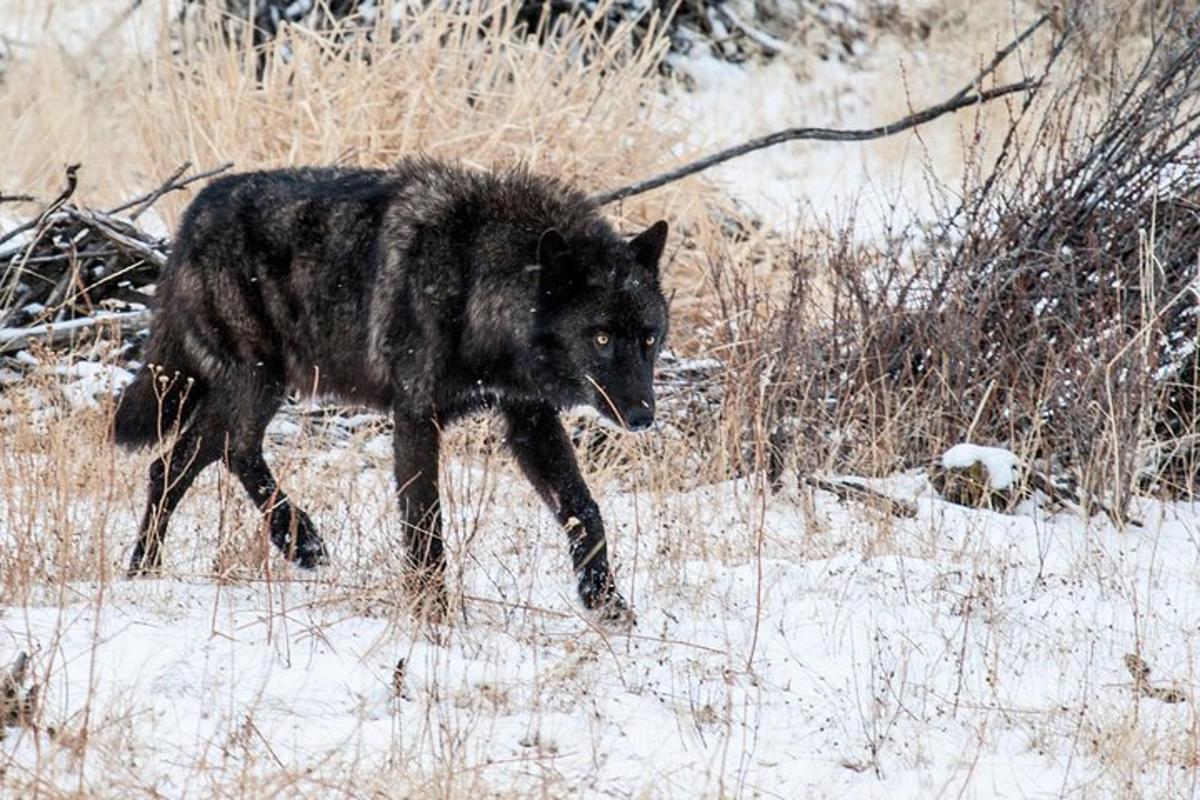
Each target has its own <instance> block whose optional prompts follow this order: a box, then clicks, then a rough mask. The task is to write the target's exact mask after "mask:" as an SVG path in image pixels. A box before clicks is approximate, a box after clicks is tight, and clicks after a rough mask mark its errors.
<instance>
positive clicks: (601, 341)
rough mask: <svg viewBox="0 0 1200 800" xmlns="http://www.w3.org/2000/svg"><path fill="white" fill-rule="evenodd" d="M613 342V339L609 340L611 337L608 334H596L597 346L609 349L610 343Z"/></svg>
mask: <svg viewBox="0 0 1200 800" xmlns="http://www.w3.org/2000/svg"><path fill="white" fill-rule="evenodd" d="M611 341H612V339H611V338H609V335H608V334H607V333H597V334H596V344H598V345H600V346H601V347H608V343H609V342H611Z"/></svg>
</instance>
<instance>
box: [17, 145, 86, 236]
mask: <svg viewBox="0 0 1200 800" xmlns="http://www.w3.org/2000/svg"><path fill="white" fill-rule="evenodd" d="M79 166H80V165H79V164H71V165H70V166H68V167H67V187H66V188H65V189H63V190H62V192H60V193H59V195H58V197H56V198H54V200H53V201H51V203H50V205H48V206H46V210H45V211H43V212H42V213H41V214H38V215H37V216H36V217H35V218H33V219H31V220H29V222H26V223H25V224H24V225H18V226H17V227H15V228H13V229H12V230H11V231H9V232H8V233H6V234H3V235H0V244H4V243H5V242H7V241H9V240H11V239H12V238H13V237H14V236H16V235H17V234H20V233H24V232H25V231H27V230H29V229H30V228H36V227H37V226H38V225H41V224H42V223H43V222H45V221H46V220H47V219H48V218H49V217H50V216H51V215H52V214H53V213H54V212H55V211H58V209H59V208H61V207H62V204H63V203H65V202H67V200H69V199H70V198H71V195H73V194H75V187H76V186H78V185H79Z"/></svg>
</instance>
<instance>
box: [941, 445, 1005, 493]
mask: <svg viewBox="0 0 1200 800" xmlns="http://www.w3.org/2000/svg"><path fill="white" fill-rule="evenodd" d="M975 464H980V465H982V466H983V469H984V471H985V472H987V476H988V485H989V486H991V487H992V488H993V489H995V490H997V491H1003V490H1004V489H1007V488H1008V487H1010V486H1012V485H1013V482H1014V481H1015V480H1016V473H1017V469H1018V467H1020V466H1021V459H1019V458H1017V457H1016V455H1014V454H1013V453H1012V452H1011V451H1009V450H1005V449H1004V448H1003V447H983V446H981V445H977V444H968V443H966V442H964V443H962V444H956V445H954V446H953V447H951V448H950V449H949V450H947V451H946V452H945V453H943V454H942V466H943V467H945V468H946V469H966V468H968V467H971V466H974V465H975Z"/></svg>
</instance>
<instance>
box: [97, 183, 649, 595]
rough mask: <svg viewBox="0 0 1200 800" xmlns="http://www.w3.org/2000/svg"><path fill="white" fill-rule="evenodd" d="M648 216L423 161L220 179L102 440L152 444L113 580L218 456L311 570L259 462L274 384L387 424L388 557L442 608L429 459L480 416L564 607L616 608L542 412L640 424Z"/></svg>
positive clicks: (589, 512) (190, 229)
mask: <svg viewBox="0 0 1200 800" xmlns="http://www.w3.org/2000/svg"><path fill="white" fill-rule="evenodd" d="M666 235H667V226H666V223H665V222H658V223H655V224H654V225H652V226H651V227H650V228H648V229H647V230H646V231H644V232H643V233H641V234H639V235H637V236H636V237H634V238H632V239H630V240H626V239H624V238H622V237H620V236H618V235H617V233H616V232H615V231H614V230H613V228H612V227H611V226H610V225H609V224H608V223H607V222H606V221H605V220H604V219H603V218H602V217H601V216H600V214H599V213H598V212H597V209H596V208H595V206H594V205H593V204H592V203H591V202H589V201H588V200H587V198H586V197H585V196H584V195H582V194H581V193H579V192H577V191H576V190H574V189H572V188H570V187H568V186H566V185H565V184H563V183H561V182H560V181H557V180H555V179H552V178H548V177H544V176H539V175H535V174H532V173H530V172H528V171H526V170H523V169H513V170H509V171H505V172H498V173H489V172H478V171H472V170H467V169H464V168H461V167H458V166H455V165H451V164H446V163H442V162H438V161H433V160H429V159H412V160H406V161H403V162H402V163H400V164H399V165H397V166H396V167H395V168H393V169H388V170H367V169H337V168H314V169H295V170H279V171H269V172H253V173H246V174H241V175H233V176H228V177H224V178H221V179H219V180H216V181H214V182H213V183H211V184H210V185H208V186H207V187H206V188H205V189H204V190H203V191H201V192H200V193H199V194H198V195H197V196H196V199H195V200H194V201H193V202H192V204H191V205H190V206H189V208H188V209H187V211H186V213H185V214H184V217H183V220H182V223H181V224H180V227H179V231H178V234H177V236H176V239H175V246H174V248H173V251H172V254H171V258H170V262H169V263H168V265H167V267H166V269H165V271H164V273H163V276H162V279H161V281H160V284H159V288H158V291H157V299H156V303H157V309H156V314H155V316H154V321H153V323H152V326H151V333H150V339H149V341H148V343H147V347H146V354H145V361H146V365H145V366H144V367H142V368H141V370H140V371H139V372H138V373H137V375H136V376H135V378H134V380H133V382H132V383H131V384H130V385H129V387H128V388H127V389H126V390H125V392H124V394H123V395H122V397H121V398H120V401H119V404H118V407H117V410H116V416H115V421H114V438H115V440H116V441H117V442H118V443H119V444H121V445H124V446H127V447H131V448H132V447H141V446H148V445H156V444H159V443H169V446H168V448H167V449H166V451H165V452H164V454H163V455H162V456H161V457H157V458H155V459H154V461H153V462H152V463H151V466H150V480H149V496H148V499H147V504H146V511H145V515H144V517H143V520H142V523H141V528H140V531H139V535H138V540H137V543H136V545H135V547H134V551H133V555H132V558H131V561H130V572H131V574H139V573H143V572H146V571H150V570H156V569H158V568H159V566H160V564H161V557H162V555H161V547H162V539H163V535H164V532H165V530H166V527H167V521H168V519H169V517H170V515H171V512H172V511H173V510H174V508H175V507H176V505H177V504H178V503H179V501H180V500H181V499H182V497H183V495H184V494H185V493H186V492H187V490H188V487H189V486H190V485H191V483H192V482H193V481H194V480H195V478H196V476H197V475H198V474H199V473H200V472H201V471H202V470H203V469H204V468H205V467H206V466H208V465H209V464H211V463H213V462H214V461H217V460H219V459H223V460H224V461H225V462H226V464H227V465H228V467H229V469H230V470H231V471H232V473H233V474H234V475H235V476H236V477H237V478H238V479H239V480H240V482H241V483H242V485H243V487H244V488H245V489H246V491H247V492H248V493H249V495H250V497H251V498H252V499H253V500H254V502H255V503H256V504H257V505H258V507H259V508H260V509H261V510H262V512H263V513H264V514H266V515H268V517H269V522H268V527H269V530H270V535H271V539H272V541H273V542H274V543H275V545H277V546H278V547H279V548H280V549H281V550H283V551H284V552H285V553H286V554H287V555H288V556H289V557H290V558H292V559H293V560H294V561H295V562H296V563H297V564H299V565H300V566H302V567H307V568H311V567H314V566H316V565H318V564H320V563H322V562H324V561H325V560H326V558H327V555H326V549H325V546H324V544H323V542H322V540H321V538H320V536H319V535H318V534H317V531H316V528H315V526H314V525H313V523H312V521H311V520H310V519H309V517H308V515H306V514H305V513H304V512H303V511H301V510H300V509H299V508H297V507H296V506H295V505H293V504H292V503H291V501H290V499H289V498H288V497H287V495H286V494H285V493H284V492H283V491H282V490H281V489H280V488H279V486H278V485H277V483H276V481H275V478H274V476H273V475H272V474H271V471H270V469H269V468H268V466H267V463H266V461H265V459H264V457H263V451H262V442H263V434H264V431H265V429H266V426H267V423H268V422H269V421H270V420H271V418H272V417H273V416H274V414H275V413H276V411H277V410H278V409H279V407H280V405H281V404H282V402H283V400H284V397H285V395H286V393H287V392H288V391H289V390H298V391H300V392H302V393H305V394H309V393H314V392H315V393H318V394H320V395H326V396H333V397H335V398H338V399H340V400H343V401H346V402H350V403H355V404H360V405H365V406H371V407H375V408H380V409H387V410H389V411H390V412H391V414H392V417H393V419H394V422H395V427H394V443H395V477H396V486H397V495H398V500H399V505H400V512H401V519H402V524H403V530H404V538H405V542H406V546H407V558H408V560H409V562H410V564H411V566H412V568H413V569H414V570H415V571H416V574H417V575H418V577H420V578H421V581H422V582H423V583H424V584H425V585H428V586H429V587H430V589H429V590H430V591H431V592H433V593H434V597H435V598H436V600H437V602H438V603H440V604H444V598H445V595H444V592H445V589H444V577H443V576H444V571H445V556H444V553H443V542H442V528H441V514H440V512H439V508H438V487H437V475H438V455H439V453H438V450H439V447H438V445H439V439H440V436H441V432H442V430H443V429H444V428H445V426H447V425H449V424H450V423H452V422H454V421H455V420H456V419H458V418H460V417H462V416H463V415H465V414H469V413H472V412H475V411H479V410H482V409H485V408H493V409H495V410H497V411H498V412H499V413H500V414H501V415H502V416H503V417H504V420H505V422H506V424H507V434H508V435H507V441H508V444H509V446H510V447H511V449H512V451H513V453H514V455H515V456H516V461H517V463H518V464H519V465H520V467H521V469H522V471H523V472H524V473H525V475H526V476H527V477H528V478H529V480H530V481H531V482H532V484H533V485H534V487H535V488H536V489H537V491H538V493H539V494H540V495H541V497H542V498H543V499H544V500H545V502H546V503H547V504H548V505H549V506H550V508H551V510H552V511H553V512H554V513H555V514H556V516H557V517H558V519H559V521H560V523H561V524H562V525H563V526H564V527H565V528H566V529H567V534H568V541H569V545H570V551H571V557H572V562H573V566H574V569H575V573H576V575H577V577H578V585H579V593H580V596H581V598H582V600H583V603H584V604H585V605H586V606H587V607H588V608H590V609H596V610H599V611H600V612H602V613H603V614H606V615H609V616H622V615H624V614H626V613H627V609H626V606H625V602H624V600H623V599H622V598H621V595H620V594H619V593H618V591H617V589H616V587H615V585H614V583H613V580H612V575H611V572H610V569H609V563H608V554H607V547H606V543H605V536H604V525H603V523H602V521H601V519H600V513H599V510H598V508H597V506H596V503H595V501H594V500H593V499H592V495H591V493H590V492H589V490H588V487H587V485H586V483H585V482H584V480H583V477H582V476H581V475H580V472H579V468H578V466H577V464H576V461H575V456H574V452H573V450H572V447H571V444H570V441H569V440H568V438H567V435H566V433H565V432H564V430H563V427H562V425H561V423H560V422H559V419H558V413H557V412H558V411H559V410H561V409H563V408H566V407H569V406H574V405H580V404H587V405H591V406H593V407H595V408H596V409H597V410H598V411H599V412H600V413H601V414H603V415H604V416H606V417H608V418H610V419H611V420H613V421H615V422H617V423H618V424H620V425H623V426H624V427H626V428H629V429H634V430H640V429H644V428H646V427H648V426H649V425H650V423H651V422H652V420H653V415H654V396H653V388H652V378H653V368H654V361H655V359H656V357H657V356H658V353H659V351H660V349H661V347H662V342H663V340H664V338H665V336H666V333H667V313H666V311H667V309H666V303H665V301H664V298H663V295H662V293H661V291H660V288H659V271H658V262H659V259H660V256H661V254H662V251H663V247H664V244H665V241H666Z"/></svg>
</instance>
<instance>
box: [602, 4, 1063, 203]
mask: <svg viewBox="0 0 1200 800" xmlns="http://www.w3.org/2000/svg"><path fill="white" fill-rule="evenodd" d="M1050 16H1051V15H1050V14H1049V13H1046V14H1042V15H1041V16H1040V17H1038V18H1037V19H1036V20H1034V22H1033V23H1032V24H1031V25H1029V27H1027V28H1025V30H1023V31H1022V32H1021V33H1020V34H1018V35H1017V37H1016V38H1015V39H1013V40H1012V41H1011V42H1009V43H1008V44H1007V45H1005V46H1004V47H1002V48H1001V49H1000V50H997V51H996V54H995V56H993V57H992V60H991V61H990V62H989V63H988V65H987V66H985V67H984V68H983V69H982V70H981V71H980V72H979V74H978V75H976V76H975V78H974V80H972V81H971V82H970V83H968V84H967V85H966V86H964V87H963V88H962V89H960V90H959V91H958V92H956V93H955V94H954V95H953V96H951V97H950V98H949V99H948V100H946V101H945V102H943V103H939V104H938V105H936V106H932V107H930V108H927V109H925V110H924V111H918V112H916V113H914V114H910V115H909V116H907V117H904V118H903V119H900V120H897V121H896V122H892V123H888V124H887V125H880V126H878V127H875V128H867V129H863V130H838V129H836V128H788V129H786V130H782V131H777V132H776V133H772V134H768V135H766V136H760V137H758V138H756V139H751V140H750V141H748V142H743V143H742V144H739V145H735V146H733V147H729V148H726V149H724V150H719V151H717V152H716V153H711V154H710V155H707V156H704V157H703V158H699V159H697V160H695V161H690V162H688V163H687V164H684V165H682V166H679V167H676V168H675V169H673V170H669V171H668V172H664V173H662V174H660V175H655V176H654V177H652V178H647V179H645V180H641V181H637V182H636V183H631V184H628V185H626V186H621V187H618V188H616V189H610V190H608V191H606V192H597V193H596V194H593V195H592V196H591V200H592V202H594V203H596V205H601V206H603V205H607V204H609V203H614V202H616V201H617V200H624V199H625V198H626V197H633V196H634V195H638V194H642V193H644V192H648V191H650V190H651V189H657V188H658V187H660V186H664V185H666V184H668V183H673V182H675V181H677V180H680V179H681V178H686V177H688V176H689V175H695V174H696V173H697V172H703V171H704V170H706V169H710V168H711V167H715V166H716V165H717V164H723V163H724V162H726V161H729V160H731V159H734V158H737V157H738V156H744V155H746V154H747V153H753V152H754V151H755V150H762V149H764V148H767V147H772V146H774V145H777V144H782V143H784V142H794V141H798V140H806V141H822V142H865V141H869V140H871V139H882V138H884V137H887V136H893V135H895V134H897V133H902V132H903V131H906V130H909V129H910V128H915V127H917V126H918V125H923V124H924V123H926V122H930V121H932V120H935V119H937V118H938V117H940V116H943V115H945V114H950V113H952V112H954V111H958V110H959V109H962V108H966V107H968V106H973V105H981V104H983V103H987V102H990V101H992V100H995V99H997V98H1000V97H1004V96H1005V95H1009V94H1013V93H1015V92H1022V91H1027V90H1032V89H1036V88H1037V87H1038V86H1039V85H1040V83H1041V82H1040V80H1029V79H1027V80H1023V81H1019V82H1017V83H1009V84H1005V85H1004V86H999V87H997V88H994V89H987V90H981V89H980V88H979V87H980V86H982V84H983V81H984V79H986V78H987V77H988V76H989V75H991V74H992V73H994V72H995V71H996V69H997V68H998V67H999V66H1000V64H1001V62H1003V61H1004V59H1006V58H1008V56H1009V55H1011V54H1012V53H1013V52H1014V51H1015V50H1016V49H1017V48H1018V47H1020V45H1021V43H1022V42H1024V41H1025V40H1026V39H1028V38H1029V37H1030V36H1032V35H1033V34H1034V32H1035V31H1037V30H1038V29H1039V28H1040V27H1042V25H1044V24H1045V23H1046V22H1047V21H1048V20H1049V19H1050Z"/></svg>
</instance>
